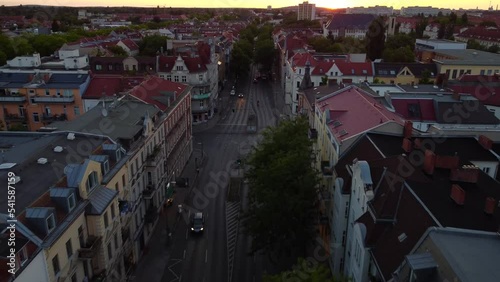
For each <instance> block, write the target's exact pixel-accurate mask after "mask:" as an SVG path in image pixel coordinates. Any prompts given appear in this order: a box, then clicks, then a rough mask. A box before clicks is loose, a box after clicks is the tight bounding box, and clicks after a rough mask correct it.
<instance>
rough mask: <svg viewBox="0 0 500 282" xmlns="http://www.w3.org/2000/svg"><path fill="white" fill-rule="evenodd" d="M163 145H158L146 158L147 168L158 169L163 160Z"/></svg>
mask: <svg viewBox="0 0 500 282" xmlns="http://www.w3.org/2000/svg"><path fill="white" fill-rule="evenodd" d="M161 155H162V154H161V145H156V146H155V148H154V149H153V151H152V152H151V154H149V155H148V157H147V158H146V166H154V167H156V166H157V165H158V163H159V161H160V159H161Z"/></svg>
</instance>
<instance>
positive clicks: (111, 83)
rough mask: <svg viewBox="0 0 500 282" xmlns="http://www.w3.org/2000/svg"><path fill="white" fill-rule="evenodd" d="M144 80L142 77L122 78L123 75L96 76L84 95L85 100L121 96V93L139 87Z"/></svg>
mask: <svg viewBox="0 0 500 282" xmlns="http://www.w3.org/2000/svg"><path fill="white" fill-rule="evenodd" d="M143 80H144V77H142V76H135V77H130V76H122V75H95V76H93V77H92V78H91V80H90V83H89V86H88V87H87V90H86V91H85V93H84V94H83V96H82V98H84V99H101V98H104V97H112V96H114V95H115V94H116V95H118V96H119V94H120V93H121V92H125V91H128V90H130V89H132V88H133V87H135V86H137V85H139V84H140V83H141V82H142V81H143Z"/></svg>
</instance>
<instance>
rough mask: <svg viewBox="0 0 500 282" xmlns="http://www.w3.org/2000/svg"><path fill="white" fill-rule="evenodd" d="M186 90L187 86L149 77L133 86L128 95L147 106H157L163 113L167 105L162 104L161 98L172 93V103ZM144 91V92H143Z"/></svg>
mask: <svg viewBox="0 0 500 282" xmlns="http://www.w3.org/2000/svg"><path fill="white" fill-rule="evenodd" d="M187 88H188V86H187V85H185V84H182V83H177V82H172V81H169V80H165V79H161V78H159V77H157V76H153V77H149V78H148V79H147V80H144V81H143V82H142V83H141V84H140V85H137V86H135V87H134V88H133V89H132V90H130V92H129V93H130V95H132V96H134V97H135V98H137V99H139V100H141V101H144V102H146V103H148V104H152V105H155V106H157V107H158V108H159V109H160V110H162V111H165V110H167V109H168V107H169V106H168V103H166V102H164V101H163V100H162V99H160V97H161V98H166V97H167V96H166V95H165V93H166V92H167V93H173V95H174V96H173V98H172V97H171V98H168V99H170V103H173V102H174V101H175V100H176V99H177V98H178V97H179V95H180V94H181V93H183V92H184V91H185V90H186V89H187ZM145 89H146V90H145ZM166 99H167V98H166Z"/></svg>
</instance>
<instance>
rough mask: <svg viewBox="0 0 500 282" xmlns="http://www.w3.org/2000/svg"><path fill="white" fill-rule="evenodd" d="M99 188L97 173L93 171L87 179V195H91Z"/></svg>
mask: <svg viewBox="0 0 500 282" xmlns="http://www.w3.org/2000/svg"><path fill="white" fill-rule="evenodd" d="M95 186H97V172H95V171H92V172H91V173H90V174H89V177H88V178H87V187H86V188H87V193H90V191H92V189H94V187H95Z"/></svg>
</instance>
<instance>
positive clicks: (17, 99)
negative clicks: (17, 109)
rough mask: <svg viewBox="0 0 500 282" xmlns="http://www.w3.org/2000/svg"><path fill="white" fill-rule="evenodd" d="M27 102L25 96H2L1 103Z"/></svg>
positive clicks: (0, 97)
mask: <svg viewBox="0 0 500 282" xmlns="http://www.w3.org/2000/svg"><path fill="white" fill-rule="evenodd" d="M25 101H26V96H24V95H19V96H18V95H5V96H3V95H2V96H0V102H11V103H23V102H25Z"/></svg>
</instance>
